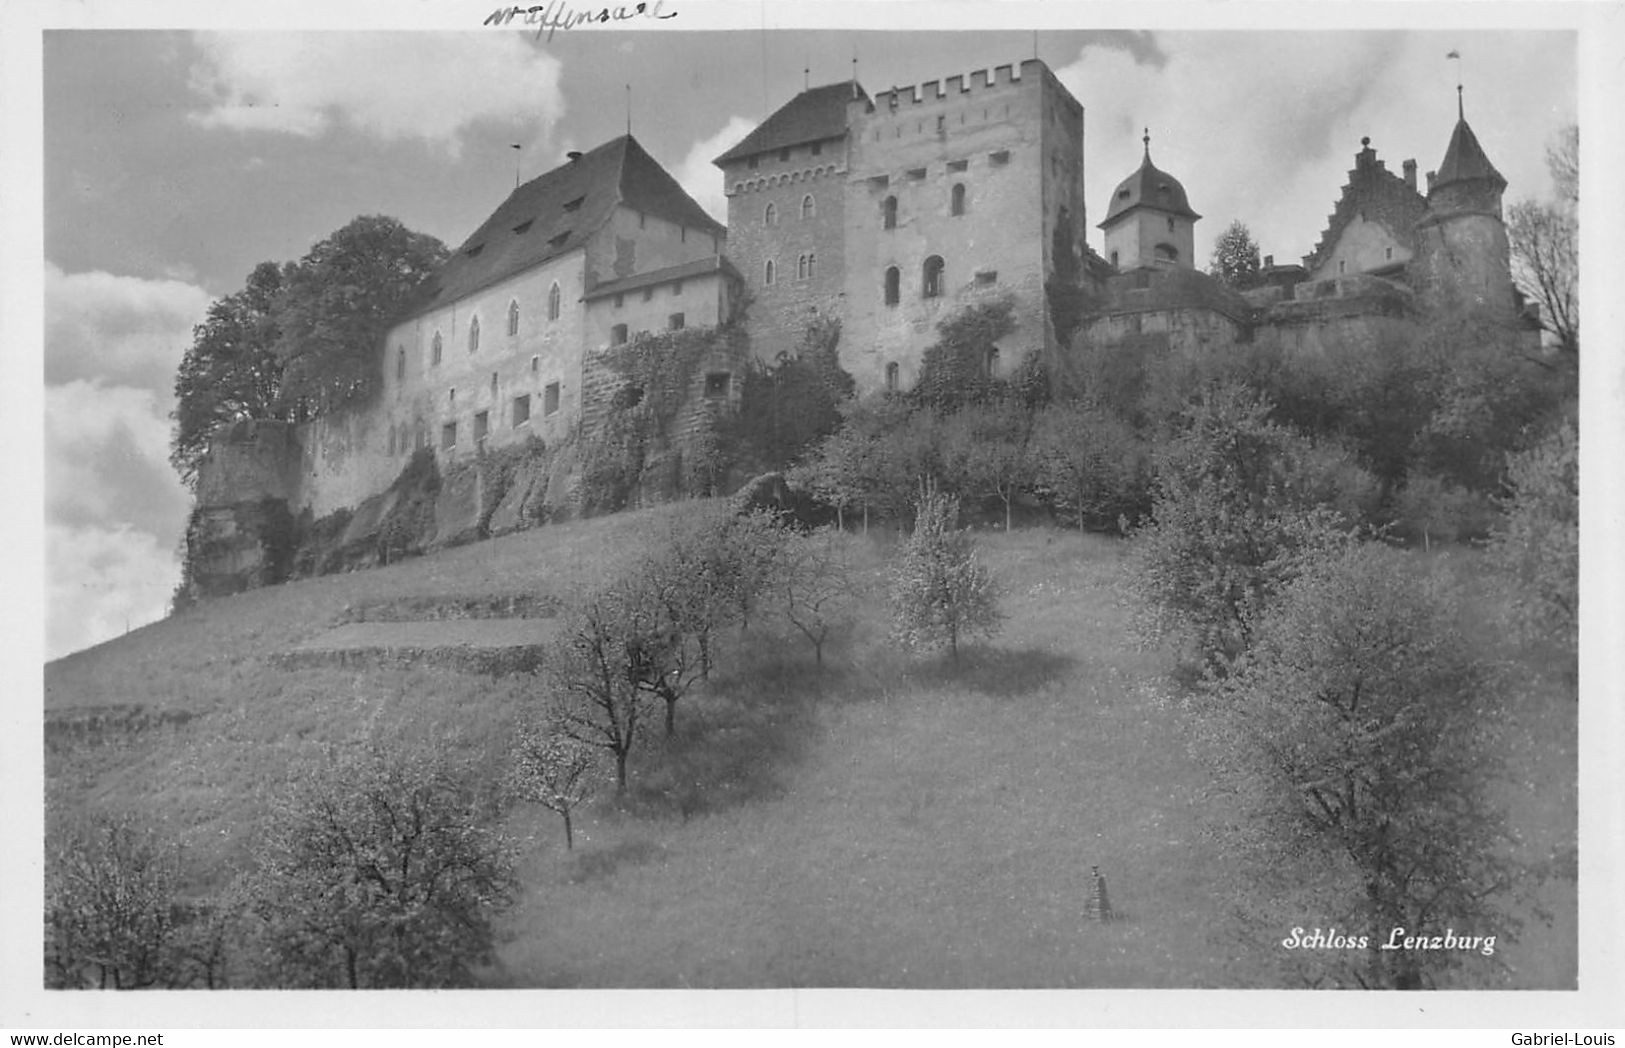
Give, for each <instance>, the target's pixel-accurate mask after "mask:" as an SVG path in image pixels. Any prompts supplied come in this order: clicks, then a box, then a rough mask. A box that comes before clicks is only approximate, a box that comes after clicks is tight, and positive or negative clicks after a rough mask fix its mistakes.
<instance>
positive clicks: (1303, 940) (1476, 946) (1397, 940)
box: [1281, 927, 1495, 957]
mask: <svg viewBox="0 0 1625 1048" xmlns="http://www.w3.org/2000/svg"><path fill="white" fill-rule="evenodd" d="M1281 945H1282V946H1284V947H1286V948H1287V949H1289V950H1369V949H1370V948H1371V937H1370V936H1369V935H1344V934H1343V933H1341V932H1339V931H1338V930H1337V929H1336V928H1335V927H1334V928H1329V929H1327V930H1326V931H1324V932H1323V931H1321V930H1320V929H1319V928H1315V929H1314V930H1312V931H1305V930H1304V929H1303V928H1294V929H1292V934H1291V935H1288V936H1287V937H1286V938H1285V939H1282V940H1281ZM1377 949H1379V950H1477V951H1478V952H1479V953H1481V954H1483V955H1484V956H1485V957H1494V956H1495V936H1493V935H1457V934H1456V932H1455V929H1454V928H1446V929H1445V932H1444V934H1443V935H1407V934H1406V932H1405V929H1404V928H1394V929H1392V930H1391V931H1389V933H1388V941H1387V942H1384V943H1382V944H1380V945H1379V946H1378V947H1377Z"/></svg>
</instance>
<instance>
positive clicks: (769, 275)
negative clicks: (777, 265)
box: [762, 258, 775, 285]
mask: <svg viewBox="0 0 1625 1048" xmlns="http://www.w3.org/2000/svg"><path fill="white" fill-rule="evenodd" d="M774 275H775V274H774V271H773V260H772V259H771V258H770V259H768V260H767V264H766V265H764V266H763V267H762V283H763V285H771V284H772V283H773V277H774Z"/></svg>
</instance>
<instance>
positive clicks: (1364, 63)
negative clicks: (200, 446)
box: [1056, 32, 1575, 267]
mask: <svg viewBox="0 0 1625 1048" xmlns="http://www.w3.org/2000/svg"><path fill="white" fill-rule="evenodd" d="M1550 36H1551V39H1544V38H1542V39H1540V40H1534V41H1528V40H1524V39H1522V38H1521V37H1520V38H1515V39H1508V38H1504V37H1498V36H1496V35H1495V34H1483V35H1482V36H1480V35H1477V34H1472V33H1460V32H1457V33H1450V34H1436V33H1422V34H1405V35H1397V34H1392V33H1351V32H1328V33H1301V32H1282V33H1222V32H1220V33H1209V32H1203V33H1158V34H1156V42H1157V45H1158V46H1159V47H1160V49H1161V50H1162V52H1163V54H1164V55H1165V56H1166V63H1165V64H1164V65H1163V66H1162V67H1161V68H1155V67H1153V66H1151V65H1139V64H1136V63H1135V61H1134V59H1133V57H1132V55H1130V54H1129V53H1127V52H1124V51H1121V50H1112V49H1107V48H1104V47H1090V48H1086V49H1085V50H1084V51H1083V52H1082V53H1081V54H1080V55H1079V57H1078V59H1077V60H1076V61H1074V62H1072V63H1071V64H1069V65H1066V66H1064V67H1062V68H1060V69H1058V70H1056V75H1057V76H1058V77H1059V78H1060V80H1061V82H1062V83H1064V84H1066V86H1067V88H1068V89H1069V90H1071V91H1072V93H1073V95H1074V96H1075V97H1076V98H1077V99H1078V100H1079V101H1080V102H1082V103H1083V105H1084V109H1085V134H1086V143H1085V149H1084V154H1085V192H1086V193H1087V195H1088V205H1089V220H1090V223H1091V225H1093V224H1095V223H1098V222H1099V221H1100V219H1101V218H1103V217H1104V215H1105V208H1106V204H1107V202H1108V198H1109V195H1110V193H1111V191H1112V189H1113V188H1114V187H1115V186H1116V185H1117V183H1118V182H1119V181H1121V180H1122V179H1124V178H1126V177H1127V176H1128V175H1130V174H1131V173H1133V171H1134V170H1135V168H1136V167H1138V165H1139V163H1140V157H1141V143H1140V136H1141V133H1142V132H1141V129H1142V128H1144V127H1147V126H1149V127H1150V129H1151V157H1152V161H1153V162H1154V163H1155V164H1156V165H1157V166H1158V167H1159V168H1161V169H1162V170H1164V171H1166V172H1168V173H1169V174H1172V175H1174V176H1175V177H1176V178H1178V179H1179V180H1180V181H1181V182H1182V183H1183V184H1184V186H1185V189H1186V191H1187V193H1188V194H1189V196H1190V201H1191V206H1192V207H1194V208H1195V209H1196V210H1197V211H1198V212H1200V213H1201V214H1202V215H1203V216H1204V219H1203V221H1202V222H1200V223H1198V224H1197V227H1196V229H1197V243H1196V247H1197V259H1196V262H1197V265H1198V266H1199V267H1200V266H1205V265H1206V262H1207V258H1208V253H1209V251H1210V250H1211V244H1212V240H1213V238H1214V237H1215V236H1217V235H1218V233H1219V232H1221V231H1222V230H1223V229H1224V227H1225V226H1226V225H1228V224H1229V222H1230V221H1231V220H1232V219H1240V220H1241V221H1243V222H1245V223H1246V224H1247V225H1248V227H1249V228H1250V229H1251V230H1252V233H1253V236H1254V238H1255V239H1256V240H1257V241H1258V243H1259V246H1260V248H1261V249H1262V250H1263V251H1264V252H1265V253H1267V254H1273V255H1275V256H1276V261H1277V262H1296V261H1298V260H1299V257H1300V256H1302V255H1305V254H1308V253H1309V252H1310V251H1311V250H1313V249H1314V246H1315V242H1316V240H1317V238H1318V237H1319V236H1320V233H1321V231H1322V229H1323V228H1324V227H1325V224H1326V216H1327V215H1328V214H1330V213H1331V211H1332V208H1333V206H1334V205H1335V204H1336V202H1337V198H1338V196H1339V195H1340V194H1341V192H1342V187H1343V184H1344V182H1346V181H1347V173H1348V171H1349V169H1350V168H1352V167H1353V166H1354V156H1355V154H1356V153H1357V152H1359V150H1360V139H1361V138H1362V137H1365V136H1370V138H1371V144H1372V146H1373V148H1375V149H1376V150H1377V153H1378V157H1379V159H1381V160H1383V161H1385V162H1386V163H1387V165H1388V168H1389V170H1391V171H1393V172H1394V173H1395V174H1399V173H1400V171H1401V162H1402V161H1403V160H1405V159H1408V158H1414V159H1415V160H1416V161H1417V165H1418V168H1419V170H1420V172H1422V173H1425V172H1426V171H1427V170H1429V169H1430V168H1435V167H1437V166H1438V164H1439V161H1440V160H1441V159H1442V158H1443V156H1444V150H1445V146H1446V144H1447V143H1448V141H1449V136H1450V130H1451V127H1452V126H1453V124H1454V122H1455V118H1456V111H1455V110H1456V107H1455V101H1456V100H1455V91H1454V83H1455V69H1454V65H1453V63H1448V62H1446V61H1445V60H1444V56H1445V52H1446V51H1448V50H1450V49H1451V48H1453V47H1459V48H1460V49H1461V50H1462V51H1463V53H1464V54H1469V55H1473V56H1476V67H1477V68H1478V69H1479V70H1488V69H1492V68H1494V69H1503V68H1510V69H1517V70H1519V71H1520V72H1521V73H1524V74H1525V75H1511V74H1510V73H1509V74H1507V75H1497V76H1496V77H1495V78H1493V79H1492V78H1490V77H1487V76H1479V77H1477V78H1476V79H1475V78H1474V77H1472V75H1471V72H1470V71H1469V75H1468V92H1467V98H1468V117H1469V119H1470V120H1471V121H1472V123H1473V128H1474V130H1475V131H1476V132H1477V133H1478V136H1479V139H1480V141H1482V142H1483V143H1484V146H1485V149H1486V150H1487V151H1488V152H1489V154H1490V158H1491V160H1493V161H1494V162H1495V164H1496V166H1497V167H1498V168H1500V170H1501V172H1502V173H1503V174H1504V175H1506V177H1507V180H1508V181H1509V183H1512V186H1511V187H1510V188H1509V189H1508V192H1507V199H1508V200H1509V201H1510V200H1513V199H1516V198H1517V197H1518V196H1519V195H1525V194H1529V193H1538V192H1540V191H1541V187H1540V186H1539V185H1538V184H1535V183H1537V182H1538V181H1539V177H1540V176H1539V171H1538V169H1539V165H1540V157H1541V154H1542V151H1543V149H1544V145H1545V143H1544V141H1534V142H1521V141H1515V140H1514V139H1513V138H1511V137H1504V138H1503V137H1501V135H1500V131H1499V129H1500V128H1503V127H1504V128H1507V129H1508V130H1511V129H1513V128H1516V129H1518V130H1519V132H1520V133H1521V132H1522V131H1523V129H1525V128H1527V126H1528V123H1529V121H1528V119H1527V114H1528V113H1530V112H1531V111H1541V110H1543V109H1544V110H1545V111H1550V112H1553V113H1554V114H1555V113H1560V112H1567V113H1570V114H1572V113H1573V111H1574V104H1575V103H1574V101H1573V96H1574V80H1573V76H1572V73H1571V74H1570V75H1569V76H1567V77H1562V76H1559V77H1553V76H1552V75H1551V73H1552V70H1553V69H1554V68H1556V69H1561V68H1562V65H1563V61H1564V51H1565V49H1566V51H1567V60H1568V62H1569V68H1570V69H1571V70H1572V68H1573V61H1574V50H1573V38H1572V37H1569V36H1567V35H1566V34H1550ZM1542 70H1543V71H1544V72H1541V71H1542ZM1560 122H1561V120H1560V119H1557V118H1554V119H1553V121H1552V128H1553V130H1555V128H1556V126H1557V124H1558V123H1560ZM1520 180H1521V182H1522V188H1520ZM1418 181H1419V183H1421V184H1420V185H1419V188H1420V189H1421V190H1422V191H1423V192H1426V184H1425V179H1424V178H1423V177H1422V174H1419V175H1418ZM1090 237H1091V243H1093V244H1094V245H1095V246H1096V247H1097V249H1098V247H1099V245H1100V242H1101V234H1100V232H1099V231H1098V230H1091V234H1090Z"/></svg>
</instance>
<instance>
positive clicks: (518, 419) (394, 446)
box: [389, 382, 559, 455]
mask: <svg viewBox="0 0 1625 1048" xmlns="http://www.w3.org/2000/svg"><path fill="white" fill-rule="evenodd" d="M452 397H453V398H455V397H456V390H453V391H452ZM558 410H559V384H558V383H557V382H550V383H548V385H547V388H546V389H544V390H543V391H542V417H543V418H547V417H549V416H552V415H555V414H557V413H558ZM509 417H510V419H511V420H512V421H511V425H512V428H514V429H518V428H519V427H520V426H525V425H529V424H530V417H531V395H530V394H529V393H524V394H521V395H519V396H517V397H514V398H513V404H512V411H511V413H510V415H509ZM407 432H408V429H407V425H406V423H404V422H403V423H401V425H400V426H398V427H395V426H392V427H390V431H389V453H390V454H391V455H405V454H409V453H410V452H411V451H412V450H413V448H414V447H417V448H421V447H423V431H422V430H421V429H419V430H417V431H416V439H415V442H410V441H408V440H407ZM490 432H491V413H490V411H476V412H475V413H474V425H473V437H474V443H476V444H478V443H479V442H480V441H482V440H484V439H486V437H488V436H489V435H490ZM457 434H458V423H457V421H456V420H455V419H453V420H452V421H450V422H445V423H442V424H441V426H440V447H441V450H443V451H449V450H451V449H452V448H455V447H456V446H457Z"/></svg>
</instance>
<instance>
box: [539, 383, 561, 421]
mask: <svg viewBox="0 0 1625 1048" xmlns="http://www.w3.org/2000/svg"><path fill="white" fill-rule="evenodd" d="M558 410H559V384H558V383H557V382H549V383H548V384H547V388H546V389H544V390H542V414H543V415H553V414H557V412H558Z"/></svg>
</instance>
